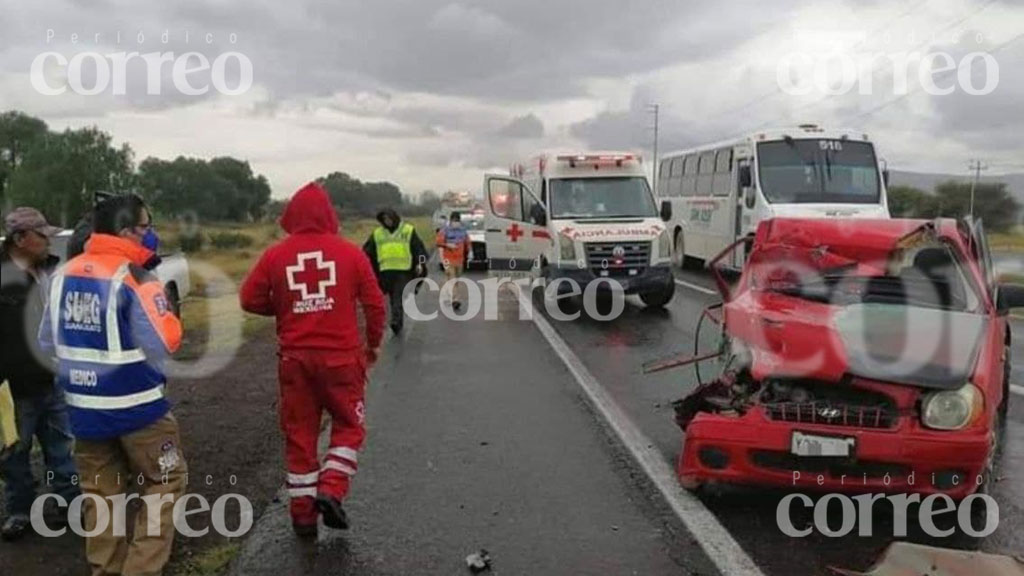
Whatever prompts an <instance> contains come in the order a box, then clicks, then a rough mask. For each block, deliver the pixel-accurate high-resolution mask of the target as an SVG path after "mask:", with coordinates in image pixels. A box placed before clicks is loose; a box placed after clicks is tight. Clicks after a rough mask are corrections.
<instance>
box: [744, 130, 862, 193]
mask: <svg viewBox="0 0 1024 576" xmlns="http://www.w3.org/2000/svg"><path fill="white" fill-rule="evenodd" d="M757 153H758V167H759V172H758V173H759V175H760V180H761V190H762V192H764V195H765V198H767V199H768V201H769V202H771V203H773V204H790V203H794V204H812V203H835V204H878V203H879V201H880V194H881V185H880V182H881V178H880V177H879V174H878V163H877V162H876V160H875V150H874V147H873V146H872V145H871V144H870V143H868V142H849V141H845V140H795V139H792V138H789V139H786V140H779V141H775V142H763V143H761V144H758V146H757Z"/></svg>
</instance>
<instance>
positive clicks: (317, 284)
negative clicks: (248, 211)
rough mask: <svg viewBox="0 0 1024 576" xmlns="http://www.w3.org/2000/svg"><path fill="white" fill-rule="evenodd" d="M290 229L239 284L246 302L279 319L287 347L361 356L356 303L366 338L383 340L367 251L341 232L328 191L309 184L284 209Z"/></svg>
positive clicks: (373, 342) (373, 343)
mask: <svg viewBox="0 0 1024 576" xmlns="http://www.w3.org/2000/svg"><path fill="white" fill-rule="evenodd" d="M281 227H282V228H284V230H285V232H287V233H288V234H289V236H288V237H287V238H285V239H284V240H282V241H281V242H279V243H277V244H275V245H273V246H271V247H270V248H268V249H267V251H266V252H264V254H263V256H262V257H261V258H260V261H259V262H258V263H257V264H256V266H255V267H254V268H253V269H252V271H251V272H249V276H248V277H247V278H246V279H245V282H244V283H243V284H242V289H241V292H240V294H239V298H240V300H241V304H242V309H244V310H245V311H247V312H251V313H253V314H259V315H262V316H274V317H276V318H277V336H278V339H279V341H280V346H281V350H282V351H287V350H296V351H298V350H321V351H328V352H338V353H339V354H340V355H341V356H342V357H343V358H345V359H353V360H354V359H358V358H360V357H361V355H362V354H363V352H364V345H363V343H362V342H361V340H360V335H359V324H358V316H357V311H356V303H357V302H358V303H359V304H361V305H362V307H363V313H364V316H365V317H366V345H367V346H368V347H369V348H370V349H375V348H377V347H379V346H380V343H381V340H382V339H383V337H384V319H385V316H386V310H385V304H384V296H383V295H382V294H381V292H380V287H379V286H378V284H377V278H376V277H375V276H374V273H373V267H372V266H371V265H370V261H369V260H368V259H367V258H366V254H364V253H363V251H362V250H361V249H360V248H359V247H357V246H356V245H355V244H352V243H351V242H348V241H347V240H345V239H343V238H341V237H340V236H339V235H338V217H337V215H336V214H335V213H334V207H333V206H332V205H331V201H330V199H329V198H328V197H327V192H326V191H325V190H324V189H323V188H321V187H320V186H319V185H318V184H315V183H312V184H307V185H306V186H305V187H303V188H302V189H301V190H299V191H298V192H297V193H296V194H295V196H294V197H293V198H292V200H291V202H289V203H288V207H287V208H285V211H284V215H283V216H282V217H281Z"/></svg>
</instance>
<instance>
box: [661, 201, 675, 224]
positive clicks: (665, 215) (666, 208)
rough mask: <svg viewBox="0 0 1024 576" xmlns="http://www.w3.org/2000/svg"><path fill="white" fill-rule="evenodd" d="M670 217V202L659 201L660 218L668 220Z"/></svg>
mask: <svg viewBox="0 0 1024 576" xmlns="http://www.w3.org/2000/svg"><path fill="white" fill-rule="evenodd" d="M671 219H672V203H671V202H669V201H668V200H662V201H661V220H662V222H668V221H669V220H671Z"/></svg>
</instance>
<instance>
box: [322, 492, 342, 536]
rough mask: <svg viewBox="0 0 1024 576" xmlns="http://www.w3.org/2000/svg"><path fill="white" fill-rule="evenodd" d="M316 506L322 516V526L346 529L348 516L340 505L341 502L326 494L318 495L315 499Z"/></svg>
mask: <svg viewBox="0 0 1024 576" xmlns="http://www.w3.org/2000/svg"><path fill="white" fill-rule="evenodd" d="M316 508H317V510H319V511H320V513H321V514H323V516H324V526H327V527H328V528H334V529H335V530H348V516H347V515H346V514H345V509H344V508H342V507H341V502H339V501H337V500H335V499H333V498H328V497H326V496H319V497H317V499H316Z"/></svg>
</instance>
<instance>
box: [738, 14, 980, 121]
mask: <svg viewBox="0 0 1024 576" xmlns="http://www.w3.org/2000/svg"><path fill="white" fill-rule="evenodd" d="M995 2H996V0H986V2H985V3H984V4H982V5H981V6H979V7H978V8H976V9H975V10H973V11H971V12H970V13H968V14H966V15H964V16H962V17H960V18H958V19H957V20H955V21H953V22H951V23H949V24H947V25H945V26H943V27H942V28H940V29H938V30H936V31H935V32H932V33H931V34H930V35H929V36H928V39H927V40H925V41H924V42H922V43H920V44H918V45H916V46H914V47H913V48H911V49H910V51H911V52H912V51H914V50H918V49H920V48H923V47H925V46H927V45H928V44H929V43H930V42H931V41H932V38H934V37H935V36H936V35H938V34H941V33H942V32H945V31H947V30H949V29H951V28H955V27H956V26H959V25H960V24H963V23H964V22H966V21H967V20H970V19H971V18H973V17H975V16H976V15H978V14H979V13H981V12H983V11H985V10H987V9H988V7H989V6H991V5H992V4H994V3H995ZM993 52H994V51H993ZM990 53H991V52H990ZM893 70H895V68H894V69H893ZM884 71H885V69H884V68H882V69H879V70H876V71H874V72H872V73H871V79H872V82H874V79H875V77H876V76H878V74H879V72H884ZM917 86H920V84H918V85H917ZM912 92H914V90H908V91H907V92H906V93H904V94H903V95H902V96H901V97H900V98H899V99H903V98H905V97H907V96H909V95H910V94H911V93H912ZM835 96H837V95H835V94H826V95H825V96H823V97H821V98H819V99H817V100H815V101H813V102H808V103H807V104H805V105H803V106H801V107H799V108H797V109H796V110H793V111H787V112H786V113H785V114H782V115H780V116H777V117H775V118H773V119H771V120H768V121H767V122H763V123H761V124H759V125H757V126H756V127H755V128H754V130H759V129H761V128H764V127H765V126H768V125H770V124H774V123H776V122H778V121H779V120H781V119H782V118H783V117H785V116H788V115H791V114H796V113H799V112H802V111H804V110H807V109H809V108H813V107H815V106H817V105H819V104H821V103H823V102H825V101H828V100H831V99H832V98H834V97H835ZM855 118H860V116H855Z"/></svg>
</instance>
